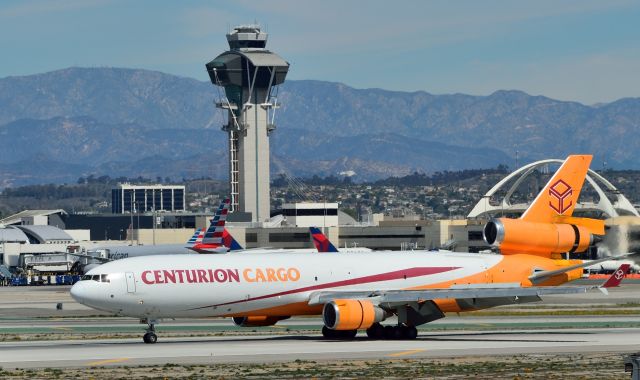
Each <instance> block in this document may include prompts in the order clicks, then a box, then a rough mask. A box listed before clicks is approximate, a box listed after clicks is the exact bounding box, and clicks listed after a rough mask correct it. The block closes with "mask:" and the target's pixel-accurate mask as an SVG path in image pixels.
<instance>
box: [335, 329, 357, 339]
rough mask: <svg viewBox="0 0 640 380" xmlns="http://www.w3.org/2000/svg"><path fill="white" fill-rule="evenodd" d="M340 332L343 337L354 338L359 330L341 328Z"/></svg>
mask: <svg viewBox="0 0 640 380" xmlns="http://www.w3.org/2000/svg"><path fill="white" fill-rule="evenodd" d="M339 334H340V338H342V339H354V338H355V337H356V335H358V330H341V331H340V332H339Z"/></svg>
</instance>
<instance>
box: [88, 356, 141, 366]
mask: <svg viewBox="0 0 640 380" xmlns="http://www.w3.org/2000/svg"><path fill="white" fill-rule="evenodd" d="M127 360H130V359H129V358H119V359H107V360H99V361H97V362H91V363H87V366H89V367H95V366H99V365H103V364H112V363H120V362H126V361H127Z"/></svg>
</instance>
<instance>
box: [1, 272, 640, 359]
mask: <svg viewBox="0 0 640 380" xmlns="http://www.w3.org/2000/svg"><path fill="white" fill-rule="evenodd" d="M68 289H69V287H37V288H0V338H2V337H4V341H3V342H0V367H4V368H33V367H40V368H44V367H92V366H113V365H127V366H134V365H142V364H159V365H164V364H166V363H173V364H208V363H232V362H250V363H259V362H273V361H292V360H296V359H301V360H343V359H381V358H382V359H393V358H429V357H459V356H469V355H482V356H487V355H515V354H532V353H533V354H537V353H553V352H557V353H586V352H591V353H594V352H620V353H631V352H637V351H640V315H639V314H638V313H637V310H635V309H638V307H640V285H638V284H629V285H626V286H623V287H621V288H617V289H612V291H611V294H610V295H609V296H605V295H603V294H601V293H600V292H597V291H595V292H593V293H590V294H585V295H577V296H576V295H571V296H552V297H545V301H546V302H544V303H536V304H526V305H524V307H523V306H510V307H502V308H496V309H491V310H492V311H495V310H506V311H508V312H512V311H513V312H522V311H534V312H535V311H536V308H537V307H547V309H545V310H546V312H553V311H554V310H555V309H556V308H558V309H563V310H565V311H566V310H573V309H576V310H589V309H593V310H597V309H598V307H600V308H610V307H611V308H614V309H616V310H618V311H620V310H623V309H630V310H632V311H633V310H635V311H634V313H635V314H630V315H624V314H611V315H597V313H596V314H594V315H584V316H580V315H575V316H574V315H564V316H554V315H537V316H536V315H524V316H518V317H515V316H499V315H498V316H492V315H485V316H473V317H469V316H466V315H465V314H462V316H456V315H455V314H454V315H449V316H447V318H444V319H442V320H439V321H435V322H433V323H430V324H427V325H424V326H421V329H420V336H419V337H418V339H417V340H415V341H370V340H367V339H366V338H363V336H364V334H363V333H360V335H359V338H358V339H356V340H354V341H327V340H324V339H323V338H322V337H321V336H320V335H319V329H320V327H321V321H320V319H319V318H292V319H290V320H286V321H282V322H281V323H279V324H278V326H276V327H275V328H271V329H269V328H267V329H259V331H258V333H251V332H249V333H246V334H245V333H244V331H250V330H242V329H240V328H237V327H235V326H233V325H232V323H231V321H230V320H228V319H225V320H222V319H189V320H178V321H165V323H161V324H160V325H159V326H158V336H159V341H158V343H157V344H155V345H147V344H144V343H142V339H141V336H142V330H143V329H144V326H142V325H139V324H138V323H137V321H136V320H133V319H130V318H105V316H106V315H107V314H104V313H99V312H96V311H94V310H91V309H88V308H86V307H84V306H82V305H79V304H77V303H75V302H74V301H73V300H72V299H71V298H70V297H69V294H68ZM58 303H62V304H63V309H62V310H57V309H56V305H57V304H58ZM527 308H529V309H527ZM89 316H93V317H89ZM632 327H634V328H632ZM287 329H288V330H290V331H287ZM113 332H116V333H119V334H120V336H124V337H125V338H121V339H87V340H81V339H78V338H82V337H84V336H85V335H86V336H87V337H94V338H95V337H99V338H100V337H102V338H104V337H109V338H111V337H112V336H113V335H112V334H111V333H113ZM52 333H56V334H60V335H59V336H57V337H56V338H55V339H53V340H38V339H47V338H51V336H50V335H49V334H52ZM230 333H232V334H235V335H228V334H230ZM25 334H26V335H28V338H27V339H29V340H23V339H24V335H25ZM38 334H41V335H40V336H41V337H40V338H38ZM267 334H269V335H267ZM218 335H222V336H218ZM34 337H35V338H34ZM60 338H61V339H74V340H59V339H60ZM33 339H36V340H33Z"/></svg>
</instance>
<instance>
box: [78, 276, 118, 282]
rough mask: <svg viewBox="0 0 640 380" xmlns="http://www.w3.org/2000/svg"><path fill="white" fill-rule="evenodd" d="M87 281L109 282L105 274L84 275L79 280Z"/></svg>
mask: <svg viewBox="0 0 640 380" xmlns="http://www.w3.org/2000/svg"><path fill="white" fill-rule="evenodd" d="M89 280H93V281H96V282H111V281H109V279H108V278H107V275H106V274H85V275H84V276H82V277H81V278H80V281H89Z"/></svg>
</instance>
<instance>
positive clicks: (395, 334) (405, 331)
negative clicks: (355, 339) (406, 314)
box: [367, 323, 418, 340]
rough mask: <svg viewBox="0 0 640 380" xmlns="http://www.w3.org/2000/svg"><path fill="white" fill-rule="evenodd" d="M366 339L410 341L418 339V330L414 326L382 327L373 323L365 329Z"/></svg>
mask: <svg viewBox="0 0 640 380" xmlns="http://www.w3.org/2000/svg"><path fill="white" fill-rule="evenodd" d="M367 337H368V338H369V339H387V340H400V339H406V340H412V339H415V338H417V337H418V329H416V328H415V327H414V326H404V325H397V326H382V325H381V324H380V323H374V324H373V325H371V327H369V328H368V329H367Z"/></svg>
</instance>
